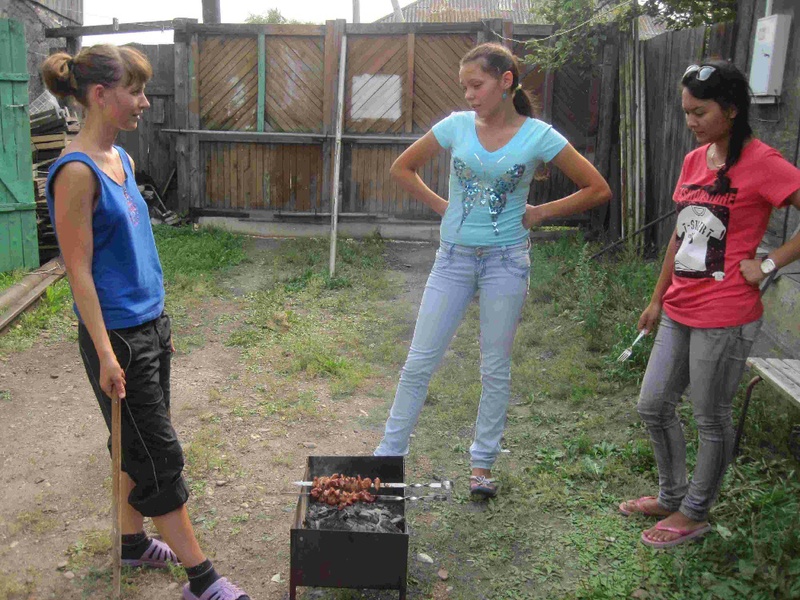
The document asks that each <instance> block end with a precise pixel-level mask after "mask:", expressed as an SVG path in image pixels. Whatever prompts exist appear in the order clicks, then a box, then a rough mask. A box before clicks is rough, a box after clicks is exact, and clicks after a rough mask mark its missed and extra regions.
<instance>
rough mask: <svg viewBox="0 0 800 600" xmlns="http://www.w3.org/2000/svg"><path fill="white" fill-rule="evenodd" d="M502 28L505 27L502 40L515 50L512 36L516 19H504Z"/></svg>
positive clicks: (510, 48) (506, 45) (505, 44)
mask: <svg viewBox="0 0 800 600" xmlns="http://www.w3.org/2000/svg"><path fill="white" fill-rule="evenodd" d="M502 28H503V39H502V40H500V41H501V42H502V44H503V45H504V46H505V47H506V48H508V49H509V50H511V51H512V52H513V51H514V42H513V41H512V38H513V37H514V21H512V20H510V19H505V20H503V23H502Z"/></svg>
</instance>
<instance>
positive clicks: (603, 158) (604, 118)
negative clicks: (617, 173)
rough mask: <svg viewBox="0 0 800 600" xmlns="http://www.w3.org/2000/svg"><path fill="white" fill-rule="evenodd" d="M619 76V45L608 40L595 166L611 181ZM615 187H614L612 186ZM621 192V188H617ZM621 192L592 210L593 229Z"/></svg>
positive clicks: (599, 227) (603, 220) (617, 199)
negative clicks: (608, 201)
mask: <svg viewBox="0 0 800 600" xmlns="http://www.w3.org/2000/svg"><path fill="white" fill-rule="evenodd" d="M616 77H617V47H616V46H615V45H613V44H612V43H611V40H610V39H609V41H607V42H606V44H605V46H604V47H603V64H602V73H601V76H600V101H599V104H600V107H599V115H598V129H597V147H596V148H597V152H596V154H595V166H596V167H597V170H598V171H599V172H600V175H602V176H603V178H605V179H606V181H608V182H609V183H611V179H612V178H611V144H612V139H611V138H612V132H613V128H612V125H613V123H614V101H615V100H616V99H617V94H616V89H617V86H616ZM612 189H613V188H612ZM615 192H619V190H615ZM618 202H619V194H618V193H615V195H614V197H613V198H612V199H611V202H610V204H609V205H607V207H606V208H601V209H598V210H597V211H592V229H595V230H598V231H599V230H601V229H602V228H603V225H604V223H605V221H606V214H607V213H608V211H609V210H611V211H614V209H615V208H616V207H617V206H618V204H617V203H618Z"/></svg>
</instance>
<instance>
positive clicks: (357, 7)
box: [353, 0, 361, 23]
mask: <svg viewBox="0 0 800 600" xmlns="http://www.w3.org/2000/svg"><path fill="white" fill-rule="evenodd" d="M353 23H361V4H360V3H359V0H353Z"/></svg>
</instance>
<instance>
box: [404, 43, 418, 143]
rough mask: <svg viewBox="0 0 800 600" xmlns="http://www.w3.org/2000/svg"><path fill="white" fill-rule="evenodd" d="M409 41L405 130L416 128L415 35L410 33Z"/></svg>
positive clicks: (409, 131) (407, 131)
mask: <svg viewBox="0 0 800 600" xmlns="http://www.w3.org/2000/svg"><path fill="white" fill-rule="evenodd" d="M406 39H407V43H408V51H407V52H408V73H407V75H406V95H405V97H404V98H403V112H404V113H405V121H406V122H405V131H406V133H411V132H412V131H413V130H414V43H415V36H414V34H413V33H409V34H408V36H406Z"/></svg>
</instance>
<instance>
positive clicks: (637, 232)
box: [561, 208, 675, 275]
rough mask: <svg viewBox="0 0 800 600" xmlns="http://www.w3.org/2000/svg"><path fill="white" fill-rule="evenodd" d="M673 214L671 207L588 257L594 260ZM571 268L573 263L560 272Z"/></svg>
mask: <svg viewBox="0 0 800 600" xmlns="http://www.w3.org/2000/svg"><path fill="white" fill-rule="evenodd" d="M674 214H675V209H674V208H673V209H672V210H671V211H669V212H668V213H667V214H665V215H661V216H660V217H658V218H657V219H655V220H653V221H650V222H649V223H647V224H645V225H642V226H641V227H640V228H639V229H637V230H636V231H634V232H633V233H632V234H630V235H628V236H625V237H621V238H619V239H618V240H617V241H616V242H614V243H613V244H609V245H608V246H606V247H605V248H603V249H602V250H600V251H599V252H595V253H594V254H592V255H591V256H590V257H589V260H594V259H595V258H597V257H598V256H601V255H603V254H605V253H606V252H608V251H609V250H611V249H612V248H616V247H617V246H619V245H620V244H622V243H624V242H627V241H628V240H629V239H631V238H633V237H635V236H637V235H639V234H640V233H642V232H643V231H645V230H647V229H649V228H650V227H652V226H653V225H657V224H658V223H661V221H663V220H664V219H668V218H669V217H671V216H672V215H674ZM573 269H575V266H574V265H573V266H571V267H569V268H568V269H564V271H562V272H561V274H562V275H566V274H567V273H569V272H570V271H572V270H573Z"/></svg>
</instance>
